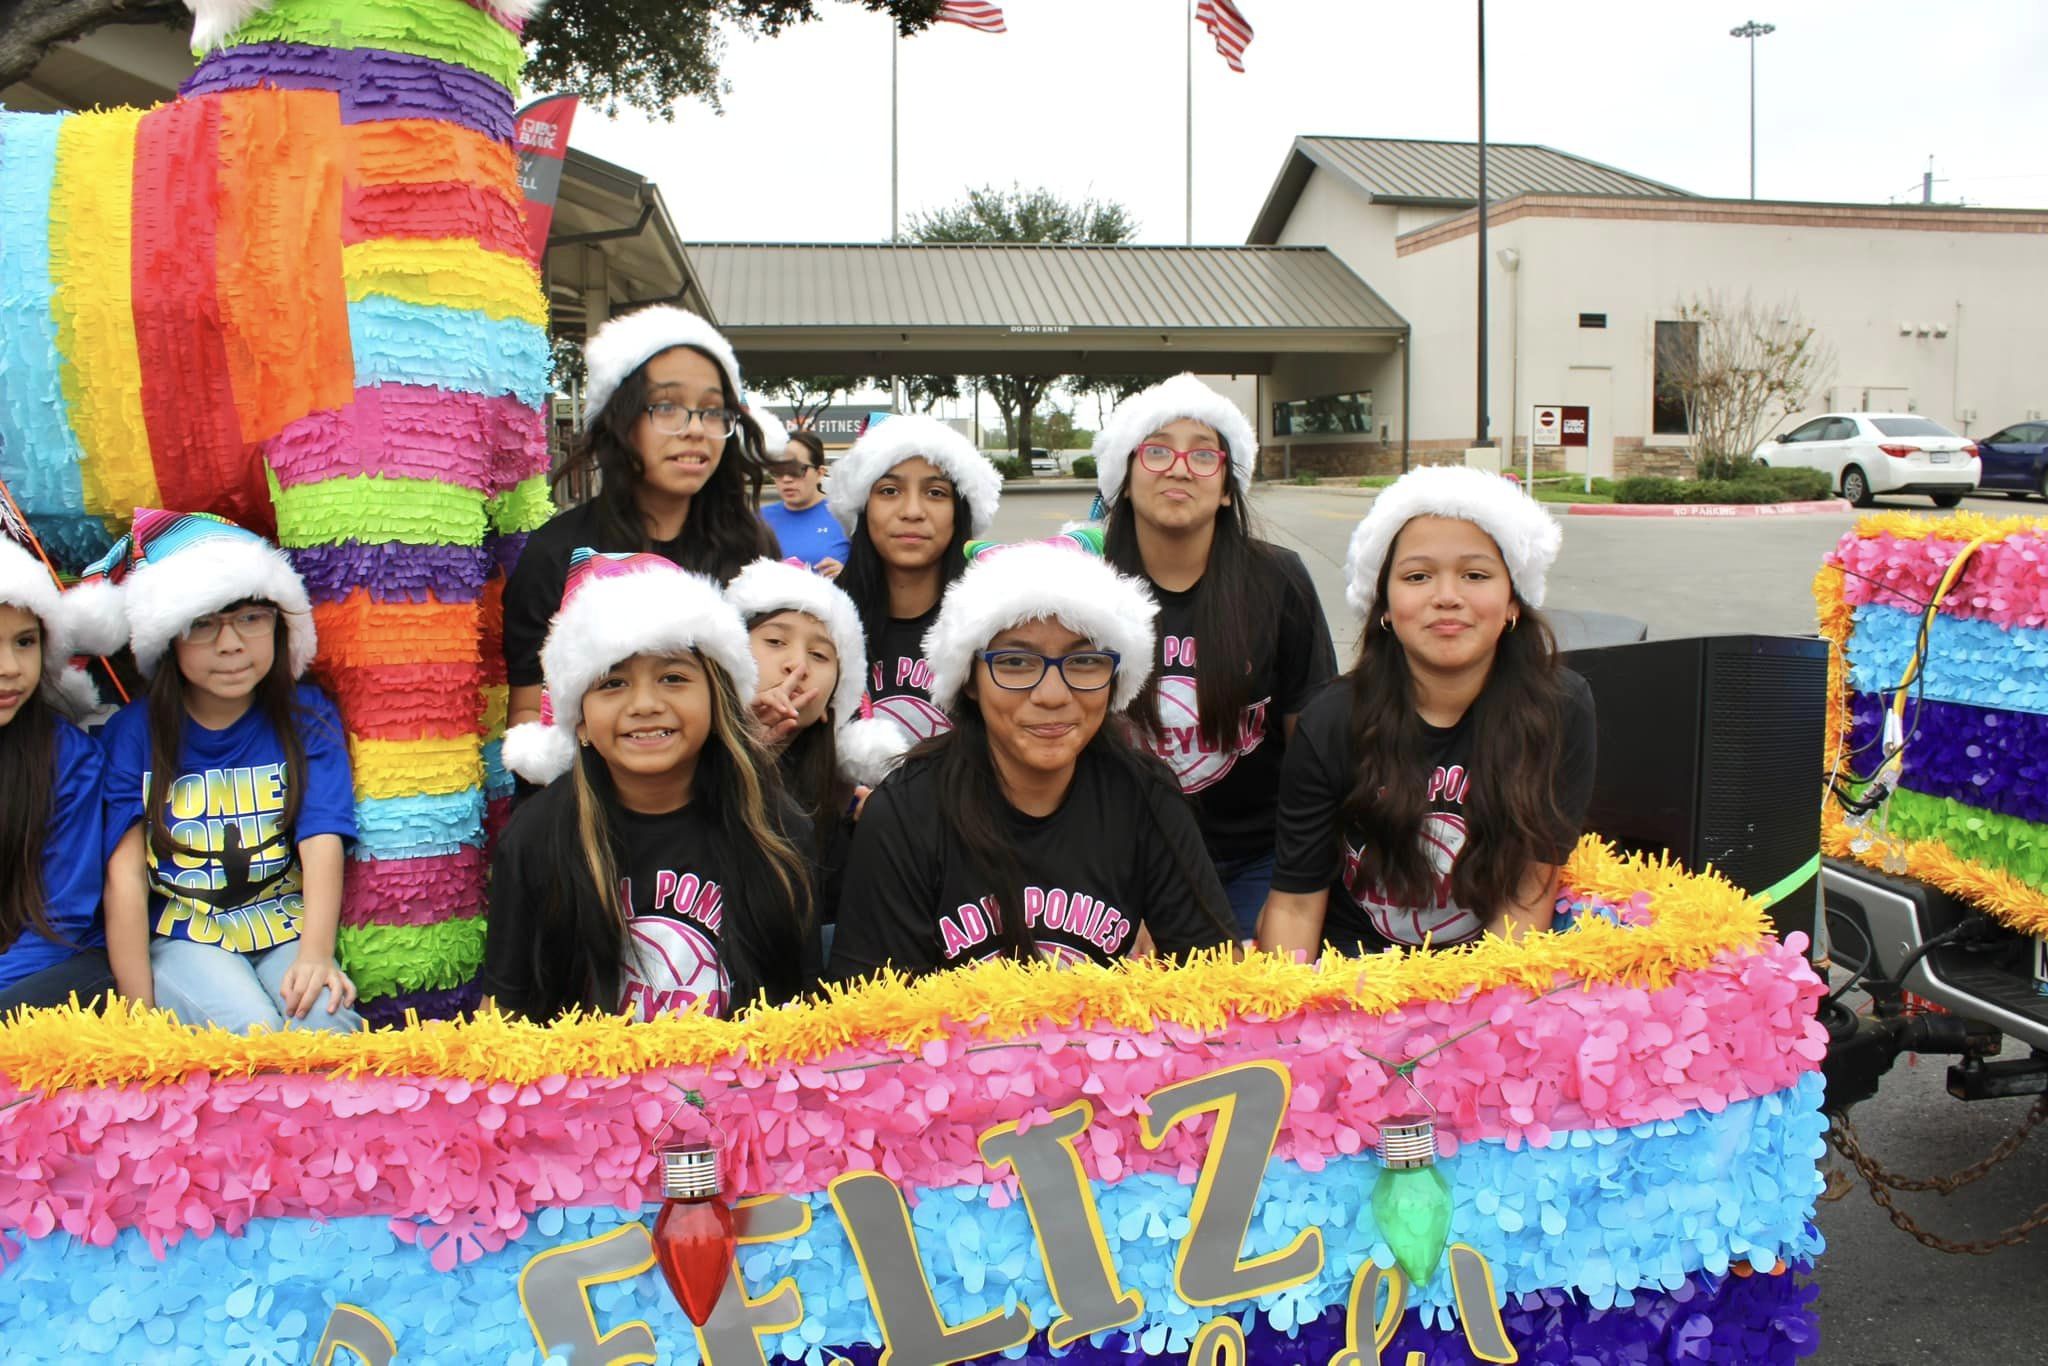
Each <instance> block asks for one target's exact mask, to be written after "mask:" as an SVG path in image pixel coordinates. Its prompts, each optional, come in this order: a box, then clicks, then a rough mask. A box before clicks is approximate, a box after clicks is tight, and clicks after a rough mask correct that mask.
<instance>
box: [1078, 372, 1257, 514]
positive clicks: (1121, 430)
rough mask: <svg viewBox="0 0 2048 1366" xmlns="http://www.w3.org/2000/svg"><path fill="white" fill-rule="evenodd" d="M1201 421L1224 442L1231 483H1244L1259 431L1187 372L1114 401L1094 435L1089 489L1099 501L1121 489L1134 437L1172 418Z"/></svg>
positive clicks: (1249, 477) (1251, 468) (1253, 466)
mask: <svg viewBox="0 0 2048 1366" xmlns="http://www.w3.org/2000/svg"><path fill="white" fill-rule="evenodd" d="M1183 417H1188V418H1193V419H1194V420H1195V421H1197V422H1206V423H1208V424H1209V425H1210V426H1211V427H1214V428H1215V429H1216V435H1218V436H1220V437H1222V438H1223V444H1224V445H1225V446H1228V447H1229V448H1230V450H1229V455H1230V468H1231V471H1232V472H1233V473H1235V474H1236V475H1237V486H1238V487H1239V488H1240V489H1249V488H1250V487H1251V486H1252V476H1253V474H1255V473H1256V472H1257V471H1258V468H1259V434H1258V433H1257V432H1256V431H1254V430H1252V424H1251V422H1250V420H1249V419H1247V418H1246V417H1245V415H1244V411H1243V410H1242V409H1240V408H1239V407H1238V406H1237V405H1236V404H1235V403H1232V402H1231V401H1230V400H1229V399H1227V398H1225V397H1224V396H1223V395H1221V394H1219V393H1217V392H1216V391H1215V390H1214V389H1211V388H1210V387H1209V386H1208V385H1206V384H1204V383H1202V381H1200V380H1198V379H1196V378H1195V377H1194V376H1193V375H1190V374H1179V375H1175V376H1174V377H1173V378H1172V379H1168V380H1161V381H1160V382H1159V383H1157V384H1155V385H1153V386H1152V387H1151V388H1150V389H1146V390H1143V391H1141V392H1139V393H1135V394H1132V395H1131V396H1130V397H1129V398H1127V399H1125V400H1124V401H1123V402H1122V403H1119V404H1117V405H1116V408H1115V410H1114V411H1112V412H1111V413H1110V415H1109V421H1107V422H1105V423H1103V424H1102V431H1101V432H1100V433H1098V434H1097V435H1096V438H1095V489H1096V492H1098V493H1100V494H1101V495H1102V502H1103V506H1105V507H1107V506H1109V505H1110V504H1112V503H1114V502H1116V500H1117V498H1118V496H1119V495H1120V494H1122V493H1123V490H1124V472H1125V471H1126V470H1128V469H1129V468H1130V466H1131V452H1132V451H1135V450H1137V449H1138V443H1139V442H1141V441H1143V440H1144V439H1145V438H1146V437H1148V436H1150V435H1152V433H1154V432H1156V431H1158V430H1159V429H1160V428H1161V427H1164V426H1165V425H1166V424H1167V423H1169V422H1172V421H1174V420H1176V419H1178V418H1183Z"/></svg>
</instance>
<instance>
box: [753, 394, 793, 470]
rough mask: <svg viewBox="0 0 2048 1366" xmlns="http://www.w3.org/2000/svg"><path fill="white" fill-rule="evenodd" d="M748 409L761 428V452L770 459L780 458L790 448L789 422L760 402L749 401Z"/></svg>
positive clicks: (755, 423) (755, 422)
mask: <svg viewBox="0 0 2048 1366" xmlns="http://www.w3.org/2000/svg"><path fill="white" fill-rule="evenodd" d="M747 411H748V412H749V413H751V414H753V417H754V425H755V426H757V427H759V428H760V429H761V454H762V455H764V456H766V457H767V458H768V459H770V460H780V459H781V458H782V453H783V452H784V451H786V450H788V449H789V424H788V423H787V422H784V421H783V420H782V419H781V418H780V417H778V416H777V415H776V414H774V413H771V412H769V411H768V409H767V408H765V407H763V406H762V405H761V404H759V403H749V404H748V405H747Z"/></svg>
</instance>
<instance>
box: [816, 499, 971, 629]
mask: <svg viewBox="0 0 2048 1366" xmlns="http://www.w3.org/2000/svg"><path fill="white" fill-rule="evenodd" d="M972 520H973V514H972V512H970V511H969V509H968V507H967V499H966V497H965V495H963V494H962V493H961V492H960V491H959V490H958V489H955V490H954V491H953V535H952V538H951V539H949V540H948V541H947V542H946V551H945V553H944V554H943V555H941V556H939V596H940V597H944V596H945V595H946V590H947V589H948V588H951V587H952V586H953V580H955V579H957V578H959V577H960V576H961V575H962V574H964V573H966V572H967V557H966V555H964V554H963V553H961V552H962V551H964V550H965V549H966V547H967V543H968V542H969V541H970V540H972V539H973V538H974V533H973V532H972V530H970V527H969V523H970V522H971V521H972ZM847 541H848V542H849V544H850V546H851V548H850V549H849V550H848V551H847V552H846V568H845V570H844V571H842V572H841V573H840V575H839V587H840V590H841V591H843V592H844V593H845V594H846V596H847V597H849V598H852V599H853V607H854V610H855V611H857V612H859V613H860V630H861V634H862V635H863V636H866V637H867V642H868V652H869V653H870V654H871V655H872V654H873V652H874V648H875V641H876V639H877V638H879V637H880V635H881V633H882V628H883V627H884V626H887V625H888V624H889V573H888V566H887V565H886V564H884V563H883V562H882V552H881V551H879V550H877V549H875V542H874V539H873V538H872V537H870V536H869V535H868V514H867V509H866V508H862V509H861V514H860V516H859V517H857V518H855V519H854V523H853V532H852V534H851V535H849V536H848V537H847Z"/></svg>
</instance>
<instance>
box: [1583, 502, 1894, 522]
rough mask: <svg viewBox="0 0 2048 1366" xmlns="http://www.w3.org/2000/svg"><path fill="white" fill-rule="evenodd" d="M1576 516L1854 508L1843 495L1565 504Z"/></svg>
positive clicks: (1774, 513) (1791, 513)
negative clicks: (1774, 499)
mask: <svg viewBox="0 0 2048 1366" xmlns="http://www.w3.org/2000/svg"><path fill="white" fill-rule="evenodd" d="M1555 506H1561V507H1564V508H1568V509H1569V510H1570V513H1571V515H1572V516H1574V517H1705V518H1722V517H1802V516H1810V515H1812V514H1815V513H1823V512H1835V513H1844V514H1846V513H1849V512H1853V511H1854V510H1855V509H1853V508H1852V507H1850V505H1849V504H1848V503H1847V502H1845V501H1844V500H1842V499H1840V498H1826V499H1821V500H1819V501H1817V502H1809V503H1564V504H1558V505H1555Z"/></svg>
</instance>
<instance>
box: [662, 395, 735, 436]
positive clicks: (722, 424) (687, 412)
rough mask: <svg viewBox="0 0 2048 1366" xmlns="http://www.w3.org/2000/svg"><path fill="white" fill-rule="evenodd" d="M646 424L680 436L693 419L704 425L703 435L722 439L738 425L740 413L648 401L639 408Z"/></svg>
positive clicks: (723, 409)
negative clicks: (644, 405)
mask: <svg viewBox="0 0 2048 1366" xmlns="http://www.w3.org/2000/svg"><path fill="white" fill-rule="evenodd" d="M641 411H642V412H644V413H646V414H647V424H648V425H649V426H651V427H653V428H654V430H655V431H657V432H660V433H661V434H662V435H663V436H681V435H682V434H683V433H684V432H687V431H689V430H690V423H691V422H692V421H693V420H694V421H697V422H701V423H702V424H703V426H704V435H705V436H707V437H709V438H711V440H713V441H723V440H725V439H726V438H727V437H728V436H731V435H732V434H733V432H734V430H735V429H737V428H738V426H739V425H740V415H739V414H738V413H736V412H734V411H733V410H732V409H730V408H685V407H684V406H683V405H682V404H680V403H650V404H648V405H647V406H646V407H645V408H643V409H641Z"/></svg>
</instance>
